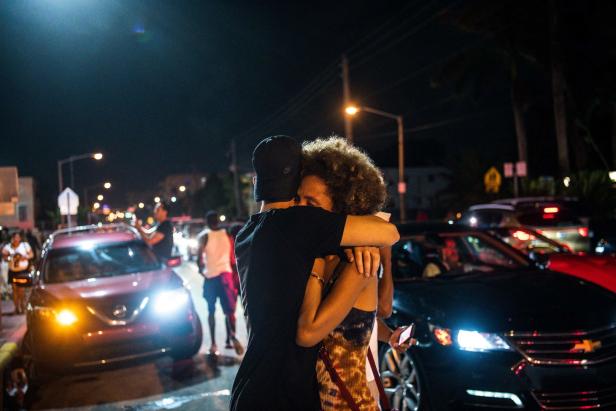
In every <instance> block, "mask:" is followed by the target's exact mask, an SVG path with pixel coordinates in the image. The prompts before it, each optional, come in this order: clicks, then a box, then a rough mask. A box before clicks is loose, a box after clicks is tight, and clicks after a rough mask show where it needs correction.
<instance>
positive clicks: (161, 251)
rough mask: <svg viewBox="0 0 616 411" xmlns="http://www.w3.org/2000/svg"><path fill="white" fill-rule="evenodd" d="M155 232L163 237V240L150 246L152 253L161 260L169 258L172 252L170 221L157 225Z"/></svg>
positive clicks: (171, 226)
mask: <svg viewBox="0 0 616 411" xmlns="http://www.w3.org/2000/svg"><path fill="white" fill-rule="evenodd" d="M156 232H157V233H161V234H162V235H164V238H163V239H162V240H161V241H159V242H158V243H156V244H154V245H153V246H152V251H154V254H156V255H157V256H158V258H160V259H162V260H166V259H168V258H169V257H171V253H172V251H173V225H171V221H169V220H165V221H163V222H162V223H160V224H158V226H157V227H156Z"/></svg>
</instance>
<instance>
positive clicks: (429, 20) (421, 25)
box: [351, 4, 455, 68]
mask: <svg viewBox="0 0 616 411" xmlns="http://www.w3.org/2000/svg"><path fill="white" fill-rule="evenodd" d="M454 6H455V4H450V5H449V6H445V7H443V8H442V9H440V10H437V11H436V12H435V13H434V14H432V15H431V16H430V17H428V18H427V19H425V20H424V21H423V22H421V23H419V24H418V25H416V26H415V28H414V29H413V30H410V31H408V32H406V33H405V34H404V35H402V36H400V37H398V38H396V39H395V40H393V41H390V42H389V43H388V44H387V45H385V46H382V47H379V48H377V49H376V50H375V51H374V52H373V53H372V54H370V55H368V56H366V57H364V58H363V59H361V60H360V61H358V62H356V63H354V64H352V65H351V68H357V67H360V66H362V65H364V64H366V63H367V62H368V61H370V60H371V59H373V58H374V57H375V56H377V55H379V54H381V53H382V52H384V51H386V50H389V49H390V48H392V47H393V46H395V45H396V44H398V43H400V42H402V41H404V40H406V39H407V38H409V37H411V36H412V35H414V34H416V33H418V32H419V31H420V30H422V29H423V28H424V27H426V26H428V24H430V23H432V21H433V20H435V19H436V18H437V17H439V16H441V15H443V14H444V13H446V12H447V11H449V10H450V9H452V8H453V7H454ZM424 8H425V7H424Z"/></svg>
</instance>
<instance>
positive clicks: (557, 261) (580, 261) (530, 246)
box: [490, 227, 616, 293]
mask: <svg viewBox="0 0 616 411" xmlns="http://www.w3.org/2000/svg"><path fill="white" fill-rule="evenodd" d="M490 232H491V233H492V234H494V235H496V236H497V237H499V238H500V239H501V240H503V241H504V242H506V243H507V244H509V245H511V246H512V247H514V248H516V249H518V250H520V251H522V252H524V253H525V254H528V255H529V256H530V257H531V258H532V259H534V260H536V261H538V262H541V263H544V264H547V268H549V269H550V270H552V271H559V272H562V273H567V274H570V275H574V276H576V277H579V278H582V279H584V280H586V281H589V282H592V283H595V284H597V285H600V286H602V287H604V288H607V289H608V290H610V291H612V292H615V293H616V257H614V256H609V255H592V254H586V253H574V252H572V251H571V249H570V248H569V247H568V246H566V245H563V244H560V243H558V242H556V241H554V240H551V239H549V238H547V237H545V236H544V235H542V234H539V233H538V232H536V231H534V230H531V229H530V228H526V227H502V228H494V229H491V230H490Z"/></svg>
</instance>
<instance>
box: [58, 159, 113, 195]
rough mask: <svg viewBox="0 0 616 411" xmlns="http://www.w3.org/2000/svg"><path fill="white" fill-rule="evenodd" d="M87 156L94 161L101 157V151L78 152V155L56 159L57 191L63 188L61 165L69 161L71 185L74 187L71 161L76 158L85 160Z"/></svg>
mask: <svg viewBox="0 0 616 411" xmlns="http://www.w3.org/2000/svg"><path fill="white" fill-rule="evenodd" d="M87 158H92V159H94V160H96V161H99V160H102V159H103V153H87V154H80V155H78V156H70V157H68V158H65V159H63V160H58V189H59V190H58V192H59V193H61V192H62V190H64V186H63V185H64V182H63V178H62V166H63V165H64V164H66V163H70V166H71V185H72V186H73V189H74V188H75V182H74V181H73V180H74V178H73V177H74V176H73V162H75V161H78V160H85V159H87Z"/></svg>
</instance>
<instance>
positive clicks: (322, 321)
mask: <svg viewBox="0 0 616 411" xmlns="http://www.w3.org/2000/svg"><path fill="white" fill-rule="evenodd" d="M342 264H345V267H344V268H343V269H342V273H341V274H340V276H339V277H338V279H337V280H336V284H335V285H334V286H333V288H332V290H331V291H330V293H329V294H328V296H327V298H325V300H323V301H321V300H322V294H323V284H322V283H321V282H320V281H319V280H318V279H316V278H315V277H313V276H311V277H310V279H309V280H308V283H307V284H306V292H305V294H304V302H303V303H302V307H301V309H300V314H299V318H298V320H297V333H296V336H295V341H296V343H297V344H298V345H300V346H302V347H312V346H314V345H316V344H318V343H319V342H320V341H321V340H323V338H325V337H326V336H327V334H329V333H330V332H331V331H332V330H333V329H334V328H336V326H337V325H338V324H340V323H341V322H342V320H344V318H345V317H346V316H347V314H348V313H349V311H351V308H353V305H354V304H355V301H356V300H357V297H358V296H359V295H360V293H361V292H362V290H363V289H364V288H366V286H368V284H370V282H371V281H377V279H376V277H364V276H362V275H360V274H359V273H358V271H357V267H356V266H355V264H346V263H342ZM315 268H316V267H315ZM317 274H318V275H320V276H321V277H323V273H322V272H321V273H317Z"/></svg>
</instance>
